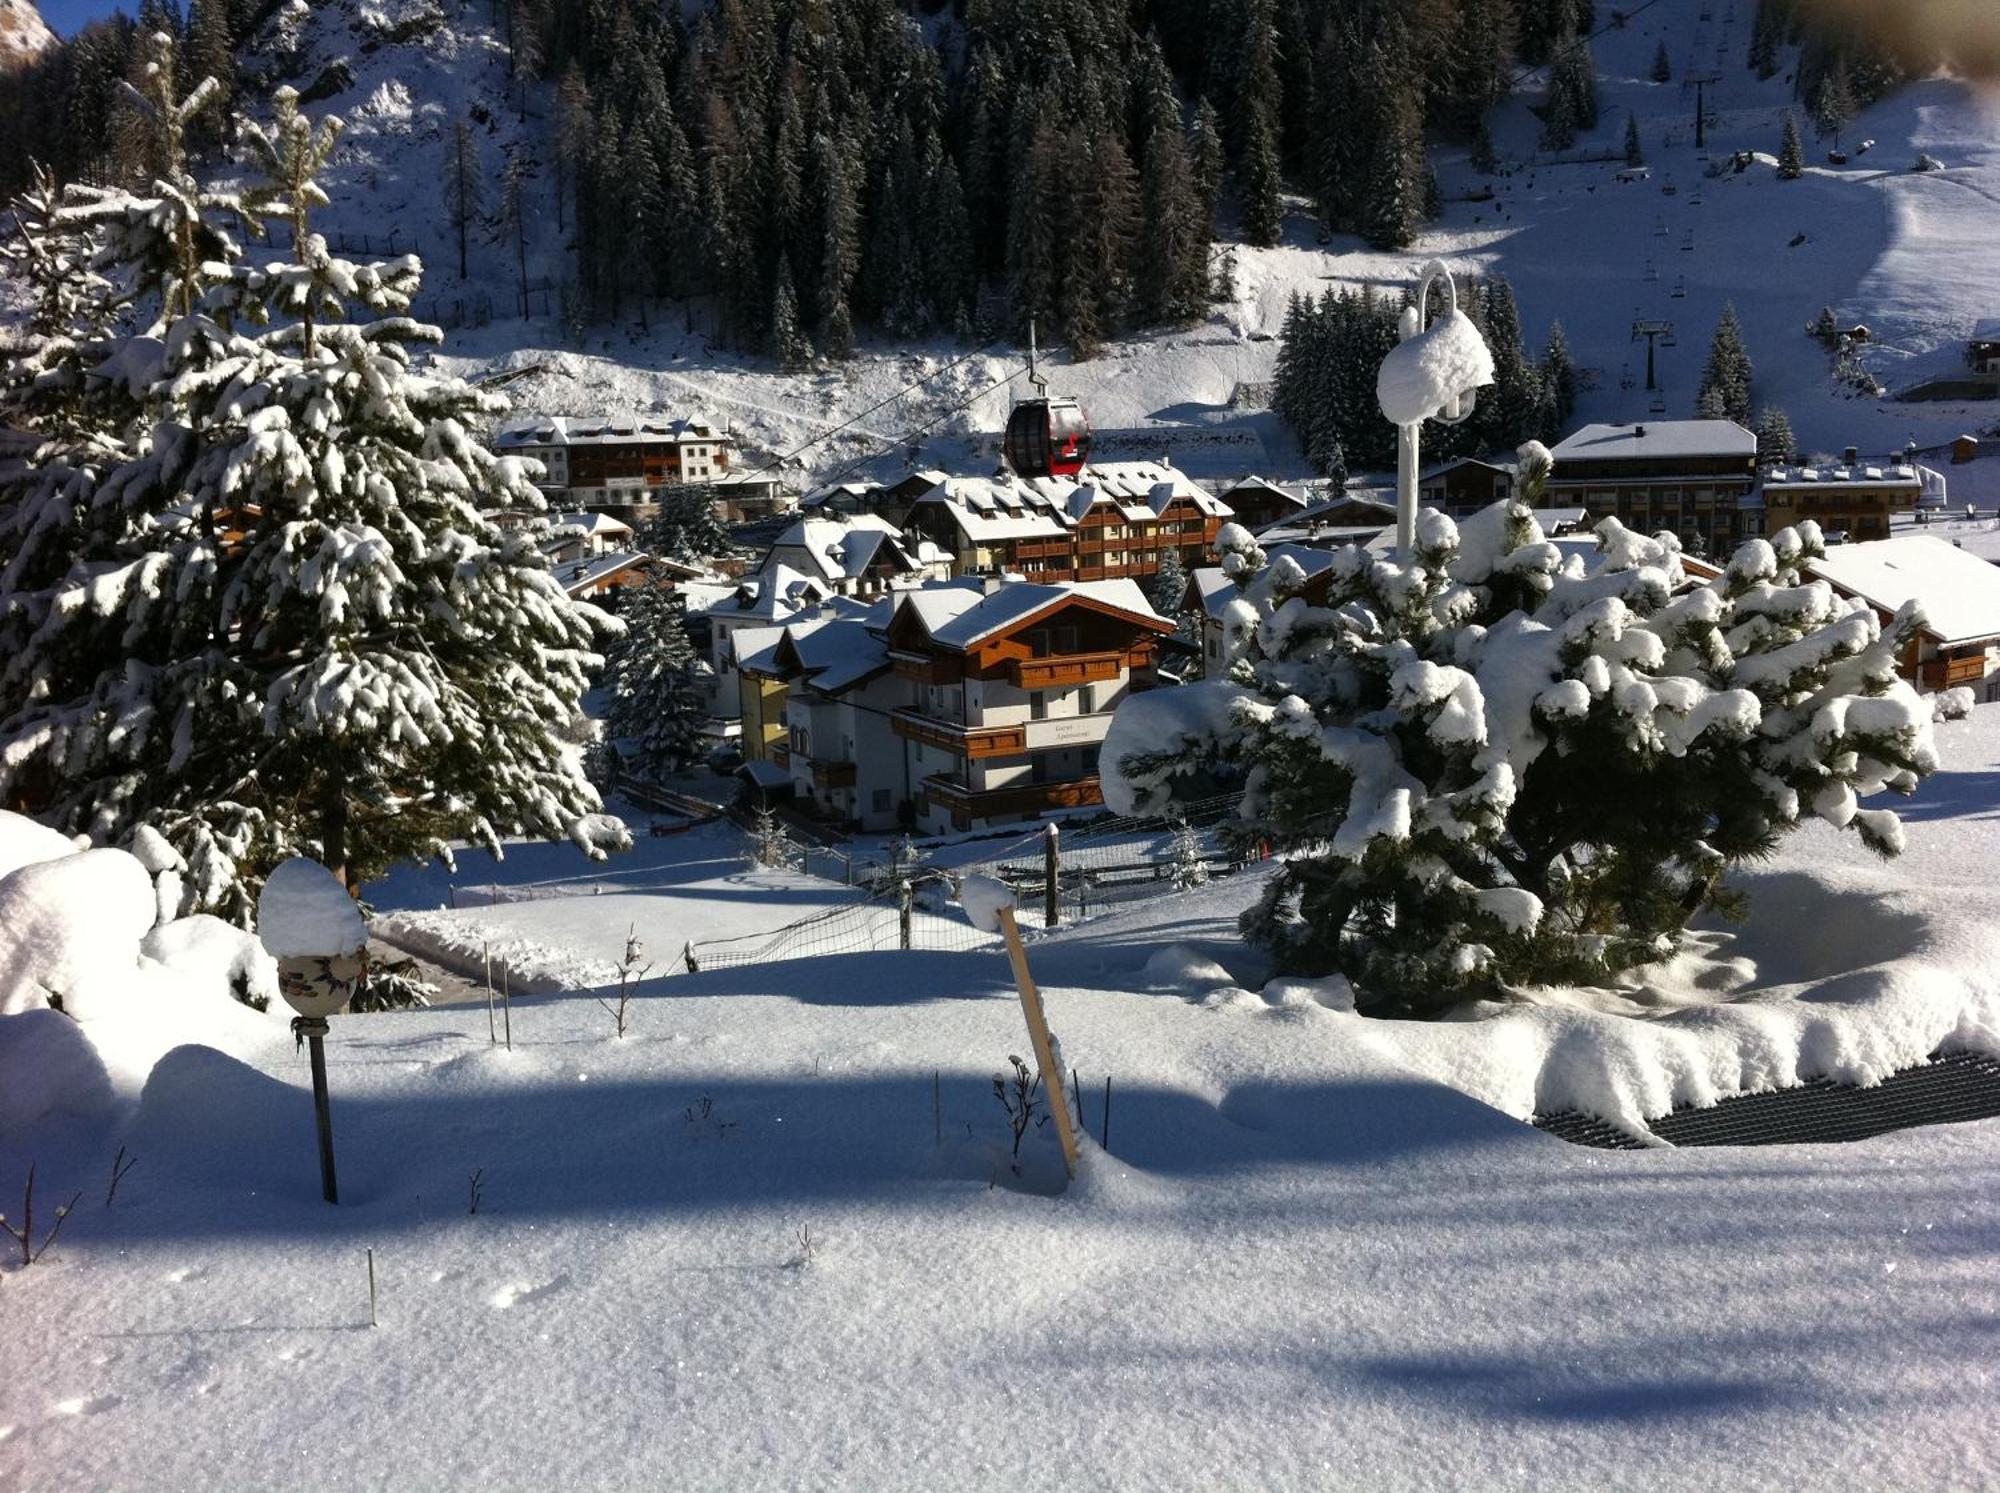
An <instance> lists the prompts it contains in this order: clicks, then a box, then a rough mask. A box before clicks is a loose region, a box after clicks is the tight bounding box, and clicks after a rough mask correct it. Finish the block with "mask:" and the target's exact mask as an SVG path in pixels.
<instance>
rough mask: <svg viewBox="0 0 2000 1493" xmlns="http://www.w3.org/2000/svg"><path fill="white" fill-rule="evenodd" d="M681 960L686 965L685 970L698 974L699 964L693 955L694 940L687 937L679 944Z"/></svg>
mask: <svg viewBox="0 0 2000 1493" xmlns="http://www.w3.org/2000/svg"><path fill="white" fill-rule="evenodd" d="M681 961H682V963H684V964H686V965H687V972H688V973H689V974H691V975H698V974H700V973H701V965H700V964H699V963H698V962H697V961H696V959H695V957H694V940H692V939H689V940H688V941H687V942H686V943H683V944H682V945H681Z"/></svg>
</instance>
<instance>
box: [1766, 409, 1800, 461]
mask: <svg viewBox="0 0 2000 1493" xmlns="http://www.w3.org/2000/svg"><path fill="white" fill-rule="evenodd" d="M1798 448H1799V443H1798V440H1797V438H1796V437H1794V436H1793V434H1792V422H1791V418H1790V417H1789V416H1788V415H1786V413H1785V412H1784V410H1782V409H1781V408H1779V407H1778V406H1777V405H1775V404H1767V405H1765V406H1764V408H1763V410H1762V412H1761V413H1759V414H1758V416H1757V465H1758V466H1760V467H1781V466H1785V465H1787V464H1788V463H1790V461H1791V460H1792V458H1793V456H1794V455H1796V454H1797V452H1798Z"/></svg>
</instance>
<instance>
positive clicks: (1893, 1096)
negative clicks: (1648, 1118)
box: [1535, 1052, 2000, 1151]
mask: <svg viewBox="0 0 2000 1493" xmlns="http://www.w3.org/2000/svg"><path fill="white" fill-rule="evenodd" d="M1995 1116H2000V1059H1994V1058H1990V1057H1987V1056H1985V1055H1983V1054H1981V1053H1975V1052H1952V1053H1932V1054H1931V1056H1930V1060H1929V1061H1928V1062H1926V1063H1923V1064H1921V1065H1919V1066H1918V1067H1915V1068H1905V1069H1904V1070H1903V1071H1902V1072H1901V1073H1896V1074H1892V1075H1891V1076H1890V1077H1888V1078H1886V1079H1884V1080H1883V1081H1882V1082H1881V1083H1879V1084H1876V1085H1875V1086H1874V1087H1873V1088H1869V1089H1857V1088H1854V1087H1851V1086H1850V1085H1847V1084H1839V1083H1834V1082H1832V1081H1830V1080H1828V1079H1824V1078H1815V1079H1810V1080H1808V1081H1807V1082H1805V1083H1803V1084H1801V1085H1799V1087H1797V1088H1795V1089H1779V1090H1777V1091H1776V1092H1774V1093H1769V1094H1743V1095H1739V1096H1737V1097H1736V1098H1733V1099H1725V1100H1723V1101H1722V1102H1721V1103H1720V1104H1714V1105H1710V1106H1708V1107H1707V1108H1705V1109H1677V1110H1675V1111H1674V1112H1673V1113H1672V1114H1670V1115H1663V1116H1661V1117H1660V1118H1659V1119H1657V1120H1654V1121H1652V1122H1651V1125H1652V1131H1653V1134H1655V1135H1657V1136H1658V1137H1659V1138H1660V1139H1661V1140H1664V1141H1669V1142H1671V1143H1672V1144H1674V1145H1676V1146H1784V1145H1812V1144H1823V1143H1826V1142H1831V1141H1850V1140H1866V1139H1867V1138H1868V1137H1869V1136H1871V1135H1882V1134H1884V1133H1886V1132H1888V1131H1891V1130H1906V1129H1908V1128H1910V1127H1911V1126H1913V1125H1947V1124H1952V1123H1955V1122H1957V1121H1960V1120H1985V1119H1992V1118H1994V1117H1995ZM1535 1126H1536V1128H1537V1129H1540V1130H1546V1131H1548V1133H1549V1134H1551V1135H1553V1136H1557V1137H1559V1138H1560V1139H1562V1140H1566V1141H1569V1142H1571V1143H1572V1144H1574V1145H1579V1146H1598V1147H1601V1148H1603V1149H1605V1150H1611V1151H1629V1150H1634V1149H1636V1148H1637V1147H1638V1146H1639V1144H1640V1143H1639V1142H1638V1141H1637V1140H1635V1139H1633V1138H1632V1137H1631V1136H1629V1135H1627V1134H1626V1133H1625V1132H1624V1131H1622V1130H1620V1129H1618V1128H1617V1127H1616V1126H1615V1125H1611V1124H1607V1123H1606V1122H1605V1121H1603V1120H1600V1119H1598V1118H1597V1117H1596V1116H1595V1115H1586V1114H1579V1113H1577V1112H1576V1111H1574V1110H1571V1111H1566V1112H1564V1113H1562V1114H1554V1115H1536V1116H1535Z"/></svg>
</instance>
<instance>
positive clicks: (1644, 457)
mask: <svg viewBox="0 0 2000 1493" xmlns="http://www.w3.org/2000/svg"><path fill="white" fill-rule="evenodd" d="M1552 454H1553V455H1554V457H1555V460H1556V468H1555V472H1554V473H1553V474H1552V479H1551V480H1555V481H1560V480H1561V478H1562V475H1563V470H1562V464H1563V463H1564V462H1565V461H1662V460H1672V459H1675V458H1679V457H1693V456H1729V457H1739V456H1740V457H1745V458H1748V457H1752V456H1755V455H1756V454H1757V437H1756V436H1755V435H1753V434H1751V433H1750V432H1749V431H1747V430H1745V429H1744V428H1743V427H1742V426H1741V425H1738V424H1737V423H1736V422H1735V421H1734V420H1647V421H1644V422H1642V423H1638V424H1632V425H1586V426H1584V427H1583V429H1581V430H1579V431H1577V432H1576V433H1575V434H1574V435H1571V436H1568V437H1566V438H1565V439H1564V440H1563V442H1562V444H1561V445H1559V446H1557V447H1556V448H1555V451H1554V452H1553V453H1552Z"/></svg>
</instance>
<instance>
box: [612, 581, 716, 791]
mask: <svg viewBox="0 0 2000 1493" xmlns="http://www.w3.org/2000/svg"><path fill="white" fill-rule="evenodd" d="M620 616H621V619H622V620H623V621H624V623H625V635H624V636H623V637H622V638H619V639H617V640H616V641H614V642H613V643H612V644H611V645H610V647H609V648H607V649H606V650H605V667H604V695H605V701H606V706H605V725H606V728H607V730H608V731H609V732H610V734H611V735H612V736H613V737H616V738H618V739H620V740H622V741H624V742H625V743H626V744H627V745H626V747H625V749H624V759H625V761H626V762H627V763H628V764H629V765H630V766H631V767H632V768H633V769H634V770H636V771H637V772H638V773H639V774H640V775H641V776H642V777H648V778H654V779H659V778H666V777H671V776H672V775H673V774H675V773H677V772H683V771H685V770H686V769H687V768H688V767H689V766H691V765H692V764H693V763H696V762H699V761H700V760H701V759H702V757H703V756H704V755H705V754H706V751H707V746H706V743H705V742H704V740H703V738H702V726H703V724H704V723H705V722H706V720H707V718H708V707H707V704H706V703H705V697H704V692H703V690H702V684H701V660H700V658H699V657H698V656H697V654H696V653H695V650H694V644H693V643H692V642H691V641H690V640H689V638H688V634H687V610H686V603H685V602H684V600H683V599H682V597H681V596H680V595H679V594H678V593H677V592H675V591H674V590H673V589H672V588H671V587H669V586H667V585H664V584H660V583H653V584H648V585H643V586H635V587H632V588H631V589H629V590H628V591H627V592H626V593H625V607H624V610H623V611H622V612H621V613H620Z"/></svg>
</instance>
